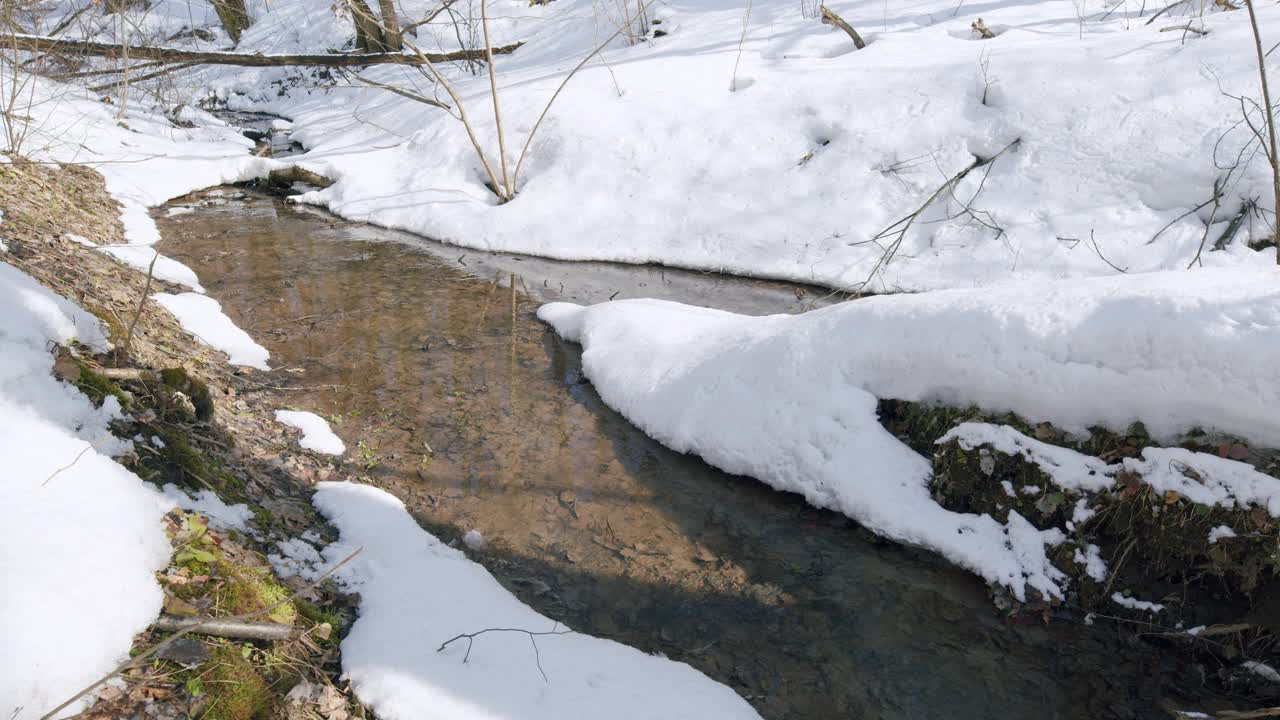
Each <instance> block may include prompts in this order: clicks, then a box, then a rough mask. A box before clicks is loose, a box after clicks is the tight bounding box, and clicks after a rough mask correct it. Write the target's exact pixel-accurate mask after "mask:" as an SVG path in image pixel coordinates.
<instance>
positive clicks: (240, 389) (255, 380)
mask: <svg viewBox="0 0 1280 720" xmlns="http://www.w3.org/2000/svg"><path fill="white" fill-rule="evenodd" d="M0 208H2V209H3V210H4V222H3V224H2V225H0V239H3V240H4V244H5V245H6V246H7V247H8V251H7V252H4V253H0V262H5V263H9V264H12V265H14V266H15V267H17V268H19V269H21V270H22V271H24V272H26V273H27V274H29V275H31V276H32V277H34V278H35V279H36V280H38V281H39V282H40V283H42V284H44V285H45V286H47V287H49V288H50V289H52V290H54V291H55V292H58V293H59V294H61V295H62V296H63V297H66V298H67V299H69V300H71V301H73V302H75V303H77V304H79V305H80V306H81V307H83V308H85V309H86V310H88V311H89V312H90V313H92V314H93V315H95V316H97V317H98V319H99V320H100V321H101V322H102V324H103V328H104V330H105V334H106V335H107V336H108V337H109V339H110V341H111V343H112V344H113V345H114V349H113V350H112V351H111V352H108V353H103V354H94V353H92V352H90V351H89V350H88V349H87V348H85V347H83V346H79V345H76V344H73V345H71V346H57V347H52V348H50V352H52V353H54V354H55V356H56V358H57V359H56V362H55V363H54V372H55V374H56V375H57V376H58V377H59V378H61V379H62V380H64V381H66V382H67V383H69V384H71V385H74V386H75V387H77V388H78V389H79V390H80V391H82V392H83V393H84V394H85V395H87V396H88V397H89V398H90V399H91V400H92V401H93V402H95V403H96V404H99V405H101V404H102V403H103V402H105V401H107V400H108V399H110V400H111V401H113V402H118V403H119V404H120V407H121V409H122V410H123V412H124V413H125V417H124V418H123V419H122V420H119V421H117V422H115V423H113V425H112V428H111V430H112V432H113V433H114V434H115V435H116V436H118V437H121V438H131V439H133V440H134V451H133V452H132V453H131V454H127V455H125V456H122V457H120V458H118V461H119V462H121V463H122V464H124V465H125V466H126V467H128V468H129V469H130V470H131V471H132V472H134V473H135V474H137V475H138V476H139V477H141V478H142V479H144V480H146V481H148V482H150V483H152V484H153V485H155V486H156V487H157V488H160V487H162V486H164V485H167V484H173V485H175V486H177V487H178V488H181V489H182V490H184V491H186V492H189V493H200V492H204V491H210V492H213V493H215V494H216V495H217V496H218V497H220V498H221V499H222V500H223V501H225V502H228V503H245V504H246V505H247V509H246V510H247V512H248V513H249V514H250V515H251V516H252V517H251V519H249V520H248V521H247V522H246V523H245V524H244V526H243V527H241V528H238V529H233V530H221V529H217V528H215V527H213V526H212V525H211V523H210V519H209V517H208V516H207V515H205V514H203V513H202V512H185V511H182V510H178V509H174V511H172V512H171V513H170V514H169V515H168V516H167V518H166V531H167V533H168V535H169V538H170V541H171V542H172V544H173V548H174V549H173V554H172V556H171V558H170V565H169V567H167V568H165V569H164V570H162V571H161V572H159V573H158V574H157V580H158V582H159V583H160V586H161V587H162V588H163V589H164V591H165V598H166V599H165V603H164V615H163V616H162V617H170V618H175V617H176V618H207V617H226V616H231V615H240V614H255V613H259V612H260V611H263V610H266V609H268V608H269V607H271V606H273V605H277V604H278V603H279V604H278V606H276V607H274V608H273V609H272V610H271V611H270V612H269V613H261V616H260V617H259V616H257V615H255V617H254V620H255V621H260V622H266V623H269V624H270V626H271V628H270V629H269V631H268V632H269V633H274V635H275V636H276V637H278V638H280V639H278V640H274V641H263V640H252V639H246V638H240V637H214V636H212V635H209V634H207V633H204V632H200V633H193V634H191V635H188V636H187V637H186V638H182V639H180V640H178V641H177V642H176V643H174V644H173V645H171V646H169V647H168V648H166V649H165V650H163V651H162V652H161V653H160V654H159V655H157V658H158V659H157V660H155V661H150V662H147V663H144V664H141V665H140V666H139V667H136V668H133V669H131V670H129V671H127V672H126V673H125V674H124V675H123V676H122V677H123V679H124V684H123V685H121V686H119V687H108V688H105V689H102V690H101V691H97V692H96V693H95V694H93V695H91V699H92V700H94V701H95V702H94V704H93V705H92V706H91V707H90V708H89V709H88V710H86V711H85V713H84V714H83V717H87V718H114V717H137V718H157V719H158V718H179V717H204V718H209V719H210V720H249V718H253V717H267V716H277V717H292V716H298V717H301V716H308V717H314V715H313V714H312V715H308V713H311V712H312V711H313V710H315V709H316V708H318V707H319V703H318V700H319V698H320V693H321V692H322V689H323V688H329V689H330V694H329V695H328V696H327V697H328V700H329V701H330V705H331V706H332V708H333V709H334V710H341V709H349V710H355V705H354V704H353V703H351V702H350V701H349V700H348V699H347V693H346V692H345V690H344V689H339V688H338V684H339V681H338V675H339V665H338V661H339V657H338V653H337V641H338V638H339V636H340V634H341V633H342V631H343V630H344V629H345V628H346V627H347V626H348V625H349V623H350V621H351V620H352V618H353V617H354V611H353V608H352V607H351V606H350V603H349V601H348V599H347V598H344V597H342V596H340V595H339V594H337V593H336V592H334V591H333V588H332V587H330V586H327V585H326V586H324V587H322V588H319V589H318V590H316V591H312V592H309V593H307V594H306V595H305V596H297V597H292V598H291V597H290V596H291V595H292V594H293V593H294V592H295V591H297V590H299V589H301V585H300V584H298V583H296V582H293V583H289V582H284V581H280V580H278V579H277V578H275V577H274V575H273V573H272V570H271V568H270V567H269V565H268V563H267V561H266V559H265V553H266V552H268V551H270V550H272V549H273V548H274V543H275V542H276V541H278V540H283V539H285V538H289V537H294V536H297V535H298V534H300V533H303V532H313V533H317V534H326V533H327V534H330V535H332V534H333V533H332V531H331V530H329V529H328V528H327V527H326V526H325V524H324V523H323V522H322V521H321V520H320V518H319V517H318V516H317V515H316V513H315V512H314V511H313V510H312V508H311V505H310V501H309V495H310V491H309V487H310V485H311V483H313V482H314V481H315V479H317V478H319V477H324V476H326V475H328V474H330V473H332V472H334V471H335V468H334V467H333V466H332V463H331V462H330V461H329V460H326V459H324V458H323V457H319V456H315V455H312V454H310V453H307V452H305V451H302V450H300V449H299V448H298V446H297V438H296V437H295V436H294V435H293V434H292V431H290V430H289V429H288V428H285V427H284V426H281V425H279V424H278V423H276V422H275V421H274V419H273V413H274V410H275V408H277V407H280V406H281V405H282V403H283V400H282V392H281V391H280V390H279V389H278V388H277V386H276V385H275V384H274V382H273V381H272V380H271V379H270V377H269V376H265V375H261V374H258V373H254V372H252V371H250V370H248V369H246V368H239V367H235V366H232V365H230V364H228V363H227V361H226V358H225V357H224V356H222V355H221V354H220V353H217V352H215V351H212V350H210V349H209V348H208V347H206V346H205V345H203V344H202V343H200V342H199V341H197V340H196V339H195V338H193V337H192V336H191V335H190V334H188V333H187V332H185V331H183V330H182V328H181V327H180V326H179V325H178V323H177V321H176V320H175V319H174V318H173V316H172V315H170V314H169V313H168V312H167V311H165V310H163V309H161V308H159V307H158V306H157V305H156V304H155V303H154V302H146V303H144V304H141V312H140V313H139V307H140V299H141V298H142V297H143V295H144V291H146V290H148V289H149V291H150V292H162V291H163V292H182V291H183V290H185V288H181V287H179V286H175V285H170V284H169V283H166V282H164V281H161V280H153V281H152V283H151V284H150V286H149V288H148V285H147V282H146V277H145V274H144V273H140V272H138V271H137V270H135V269H133V268H130V267H126V266H124V265H121V264H119V263H117V262H116V261H114V260H112V259H111V258H110V257H109V256H107V255H106V254H104V253H102V252H100V251H98V250H95V249H93V248H92V247H90V246H89V244H99V245H114V244H121V243H123V242H124V238H123V231H122V227H121V225H120V222H119V212H120V210H119V207H118V206H117V204H116V203H115V201H114V200H113V199H112V198H111V197H110V195H109V194H108V193H107V192H106V190H105V187H104V186H103V181H102V178H101V176H99V175H98V174H97V173H95V172H93V171H92V170H89V169H86V168H83V167H75V166H67V167H57V166H50V165H43V164H31V163H24V162H21V161H14V162H11V163H6V164H2V165H0ZM91 551H92V550H91V549H88V548H86V552H91ZM111 560H112V559H111V558H109V557H107V558H103V559H102V561H103V562H107V563H110V562H111ZM102 592H112V590H111V589H110V588H103V589H102ZM168 635H169V633H166V632H160V631H157V630H154V629H153V630H150V631H148V632H146V633H143V634H142V635H140V636H139V637H138V638H137V639H136V641H135V644H134V649H133V654H134V655H137V654H139V653H143V652H145V651H147V650H150V649H152V648H154V647H156V646H157V645H158V644H159V643H160V642H161V641H162V640H163V639H165V638H166V637H168ZM300 682H308V683H311V684H312V686H314V687H315V688H316V692H315V698H314V700H315V701H313V698H311V697H310V696H309V695H308V696H305V697H303V698H302V700H301V701H300V702H298V703H297V704H296V705H290V704H289V703H287V702H285V696H286V694H287V693H288V692H289V691H290V690H291V689H292V688H294V687H295V686H296V685H298V684H299V683H300ZM308 687H311V686H308ZM47 709H49V708H45V710H47Z"/></svg>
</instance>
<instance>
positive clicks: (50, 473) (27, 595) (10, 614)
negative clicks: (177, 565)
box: [0, 262, 170, 720]
mask: <svg viewBox="0 0 1280 720" xmlns="http://www.w3.org/2000/svg"><path fill="white" fill-rule="evenodd" d="M0 308H3V309H4V310H3V312H0V428H4V431H3V432H0V458H4V466H3V470H0V486H2V488H3V493H4V501H3V503H0V577H3V578H4V591H3V592H0V646H3V647H4V653H3V655H4V657H3V659H2V660H0V716H3V717H5V718H9V719H10V720H22V719H24V718H38V717H40V716H41V715H43V714H44V713H45V712H46V711H48V710H49V709H51V708H52V707H54V706H56V705H58V704H59V703H61V702H62V701H64V700H66V699H67V698H69V697H71V696H72V695H74V694H75V693H76V692H78V691H79V690H80V689H81V688H82V687H84V686H85V685H87V684H88V683H89V682H91V681H92V680H94V679H95V678H97V677H98V676H100V675H102V674H103V673H105V672H106V671H107V670H109V669H110V668H112V667H114V666H115V665H116V664H117V663H119V662H120V661H121V660H122V659H124V658H125V657H126V656H127V654H128V651H129V647H130V645H132V644H133V636H134V634H135V633H138V632H141V631H142V630H144V629H145V628H146V627H147V626H148V625H149V624H150V623H151V621H152V620H153V619H154V618H155V616H156V613H158V612H159V611H160V604H161V600H162V594H161V591H160V587H159V585H158V584H157V583H156V581H155V577H154V575H153V573H154V572H155V571H156V570H159V569H160V568H162V567H164V566H165V565H166V564H167V563H168V560H169V551H170V548H169V542H168V539H167V538H166V537H165V534H164V531H163V529H162V526H161V517H162V515H163V514H164V512H165V510H166V506H167V505H168V503H165V502H163V501H162V499H161V497H160V496H159V494H158V493H156V492H155V490H154V489H152V488H151V487H150V486H147V485H146V484H144V483H143V482H142V481H141V480H140V479H138V477H137V476H135V475H134V474H133V473H131V472H129V471H128V470H126V469H125V468H124V467H122V466H120V465H119V464H117V463H116V462H115V461H114V460H113V459H112V456H113V455H116V454H119V453H121V452H124V451H126V450H127V449H128V448H129V443H128V441H122V440H118V439H116V438H115V437H114V436H112V435H111V433H110V431H109V430H108V428H107V423H108V422H110V421H111V420H112V419H113V418H116V417H119V415H120V406H119V404H118V403H117V402H115V398H113V397H108V398H107V401H106V402H105V403H104V404H103V406H102V407H101V408H95V407H94V405H93V403H91V402H90V401H89V399H88V398H87V397H85V396H84V395H82V394H81V393H80V392H79V391H78V390H76V389H75V388H73V387H72V386H70V385H68V384H66V383H63V382H62V381H60V380H58V379H57V378H55V377H54V376H53V374H52V372H51V369H52V365H53V355H51V354H50V352H49V348H48V345H49V343H65V342H68V341H70V340H77V341H79V342H81V343H83V344H85V345H86V346H88V347H92V348H96V349H105V348H106V347H107V345H106V339H105V338H104V336H103V334H102V331H101V328H100V327H99V324H98V320H97V318H94V317H93V316H92V315H90V314H89V313H87V312H85V311H84V310H82V309H80V308H79V307H77V306H76V305H74V304H72V303H71V302H69V301H67V300H65V299H63V298H61V297H59V296H57V295H55V294H54V293H52V292H50V291H49V290H47V289H45V288H44V287H43V286H41V285H40V284H39V283H37V282H35V281H34V280H33V279H32V278H31V277H30V276H28V275H26V274H25V273H23V272H21V271H19V270H17V269H15V268H14V267H13V266H11V265H8V264H6V263H3V262H0Z"/></svg>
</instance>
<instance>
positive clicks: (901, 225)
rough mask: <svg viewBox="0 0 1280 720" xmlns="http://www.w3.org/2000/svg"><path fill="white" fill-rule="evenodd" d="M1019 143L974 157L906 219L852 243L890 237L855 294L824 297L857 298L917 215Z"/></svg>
mask: <svg viewBox="0 0 1280 720" xmlns="http://www.w3.org/2000/svg"><path fill="white" fill-rule="evenodd" d="M1020 142H1022V138H1015V139H1014V140H1013V142H1010V143H1009V144H1008V145H1005V146H1004V147H1003V148H1001V149H1000V152H998V153H996V154H995V155H992V156H991V157H988V158H983V157H975V158H974V159H973V162H971V163H969V165H968V166H966V167H965V168H964V169H963V170H961V171H960V172H958V173H956V174H955V175H952V176H951V177H949V178H947V181H946V182H944V183H942V185H941V186H939V187H938V189H937V190H934V191H933V194H932V195H930V196H929V197H928V198H927V199H926V200H925V201H924V204H923V205H921V206H920V207H918V208H916V209H915V210H914V211H912V212H911V213H910V214H908V215H907V216H905V217H903V218H901V219H899V220H898V221H896V222H894V223H892V224H891V225H889V226H888V227H886V228H885V229H883V230H881V231H880V232H879V233H877V234H876V236H875V237H873V238H871V239H870V240H863V241H861V242H860V243H852V244H863V243H877V244H878V243H879V241H880V240H883V239H885V238H888V237H893V241H892V242H891V243H889V246H888V247H887V248H885V249H884V252H883V253H882V254H881V255H880V259H879V260H877V261H876V264H875V266H874V267H872V268H871V272H870V273H868V274H867V279H866V280H863V281H862V282H860V283H857V284H856V287H857V290H856V291H855V290H854V287H855V286H854V285H850V286H847V287H844V288H840V289H837V290H834V291H832V292H831V293H830V294H829V295H827V297H831V296H833V295H836V294H838V293H853V294H855V295H861V294H862V291H863V290H864V289H865V288H866V287H867V285H869V284H871V281H872V280H874V279H875V276H876V275H877V274H879V273H880V271H881V270H883V269H884V267H885V266H886V265H888V264H889V262H890V261H891V260H893V256H894V255H895V254H897V252H898V248H899V247H901V245H902V241H903V240H904V239H906V237H907V231H908V230H910V229H911V226H912V225H914V224H915V222H916V221H917V220H919V219H920V216H921V215H923V214H924V212H925V211H926V210H928V209H929V208H930V207H931V206H932V205H933V203H934V202H936V201H937V200H938V198H940V197H942V196H943V195H944V194H949V193H952V192H953V191H954V190H955V187H956V185H958V184H959V183H960V181H961V180H964V179H965V177H967V176H968V175H969V173H971V172H973V171H974V170H977V169H978V168H980V167H988V166H990V165H991V164H992V163H994V162H995V161H996V160H999V159H1000V156H1001V155H1004V154H1005V153H1006V152H1009V151H1010V150H1012V149H1013V148H1015V147H1017V145H1018V143H1020ZM987 172H988V173H989V172H990V169H989V167H988V170H987ZM985 183H986V176H985V175H984V176H983V184H985ZM981 188H982V185H979V191H980V190H981ZM975 199H977V193H975V194H974V196H973V197H972V198H970V199H969V202H970V203H972V202H973V201H974V200H975ZM965 210H966V211H967V212H968V214H970V215H971V216H973V211H972V210H971V209H970V208H969V207H968V206H966V208H965ZM984 224H985V223H984ZM989 227H990V226H989Z"/></svg>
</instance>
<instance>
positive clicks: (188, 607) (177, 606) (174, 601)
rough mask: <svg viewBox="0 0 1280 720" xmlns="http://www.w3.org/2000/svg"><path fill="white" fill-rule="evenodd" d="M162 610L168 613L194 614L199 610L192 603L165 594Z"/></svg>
mask: <svg viewBox="0 0 1280 720" xmlns="http://www.w3.org/2000/svg"><path fill="white" fill-rule="evenodd" d="M164 611H165V612H167V613H169V614H170V615H195V614H196V613H197V612H199V610H197V609H196V607H195V606H194V605H192V604H191V603H189V602H187V601H186V600H183V599H182V598H180V597H177V596H175V595H166V596H165V598H164Z"/></svg>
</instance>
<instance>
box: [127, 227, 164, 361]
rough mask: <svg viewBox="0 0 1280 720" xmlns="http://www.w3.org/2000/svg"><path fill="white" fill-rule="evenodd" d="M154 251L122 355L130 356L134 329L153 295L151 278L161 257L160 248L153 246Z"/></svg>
mask: <svg viewBox="0 0 1280 720" xmlns="http://www.w3.org/2000/svg"><path fill="white" fill-rule="evenodd" d="M157 244H159V243H157ZM152 251H153V252H154V253H155V254H153V255H152V256H151V263H150V264H148V265H147V284H146V285H144V286H143V288H142V297H140V298H138V309H137V310H135V311H134V313H133V319H132V320H130V321H129V331H128V332H126V333H125V336H124V347H122V348H120V357H128V355H129V347H130V345H132V344H133V330H134V328H136V327H137V326H138V319H139V318H141V317H142V309H143V308H144V307H146V305H147V298H148V297H150V296H151V280H152V278H154V277H155V269H156V260H159V259H160V250H159V249H157V248H154V247H153V248H152Z"/></svg>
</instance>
